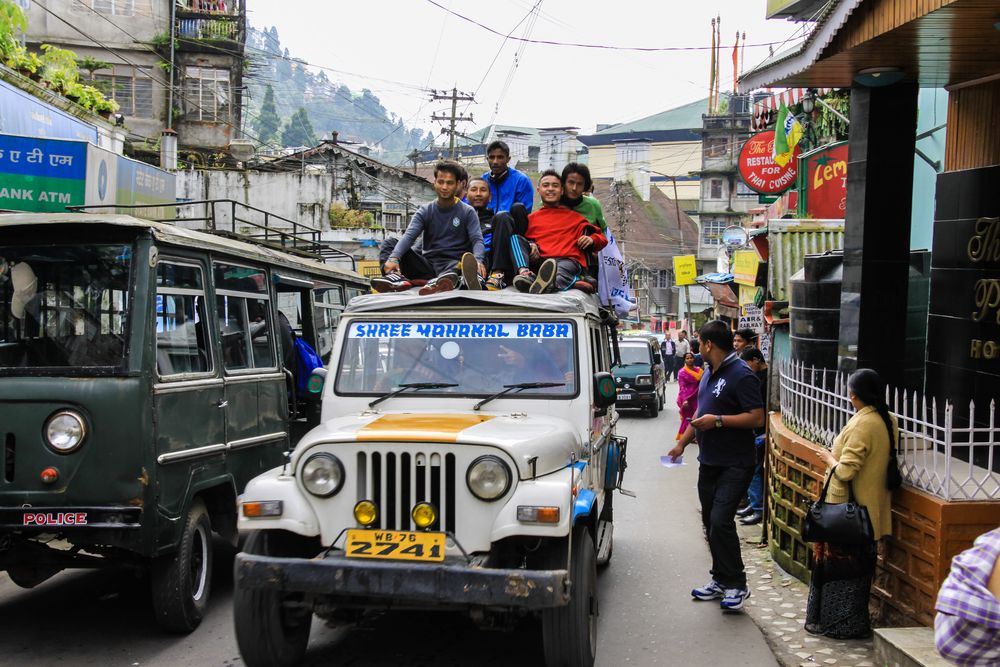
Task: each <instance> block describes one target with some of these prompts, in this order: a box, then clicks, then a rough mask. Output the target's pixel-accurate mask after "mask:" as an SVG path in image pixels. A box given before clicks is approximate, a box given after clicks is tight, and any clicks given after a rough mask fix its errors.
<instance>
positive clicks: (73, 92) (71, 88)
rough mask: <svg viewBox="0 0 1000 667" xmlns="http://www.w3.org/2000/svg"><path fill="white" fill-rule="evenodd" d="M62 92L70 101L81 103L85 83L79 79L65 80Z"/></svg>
mask: <svg viewBox="0 0 1000 667" xmlns="http://www.w3.org/2000/svg"><path fill="white" fill-rule="evenodd" d="M62 94H63V97H65V98H66V99H68V100H69V101H70V102H74V103H77V104H79V103H80V98H81V97H82V96H83V84H81V83H80V82H78V81H65V80H64V81H63V83H62ZM81 106H82V105H81Z"/></svg>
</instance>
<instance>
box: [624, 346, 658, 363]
mask: <svg viewBox="0 0 1000 667" xmlns="http://www.w3.org/2000/svg"><path fill="white" fill-rule="evenodd" d="M618 351H619V353H620V355H621V360H622V362H621V364H619V365H620V366H628V365H630V364H649V363H651V362H652V358H651V356H650V354H649V345H648V344H646V343H642V344H636V343H622V342H619V343H618Z"/></svg>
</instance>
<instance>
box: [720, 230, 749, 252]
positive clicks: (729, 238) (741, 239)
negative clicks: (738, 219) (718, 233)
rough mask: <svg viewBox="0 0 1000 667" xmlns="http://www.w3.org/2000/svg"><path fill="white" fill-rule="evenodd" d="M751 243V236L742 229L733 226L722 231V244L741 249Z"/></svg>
mask: <svg viewBox="0 0 1000 667" xmlns="http://www.w3.org/2000/svg"><path fill="white" fill-rule="evenodd" d="M749 241H750V235H749V234H747V230H745V229H743V228H742V227H738V226H736V225H733V226H731V227H726V228H725V229H723V230H722V242H723V243H724V244H726V245H727V246H732V247H741V246H745V245H746V244H747V243H749Z"/></svg>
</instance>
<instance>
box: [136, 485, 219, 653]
mask: <svg viewBox="0 0 1000 667" xmlns="http://www.w3.org/2000/svg"><path fill="white" fill-rule="evenodd" d="M151 575H152V577H151V583H152V589H153V612H154V614H155V615H156V622H157V624H158V625H159V626H160V627H161V628H163V629H164V630H167V631H168V632H178V633H187V632H191V631H192V630H194V629H195V628H197V627H198V625H199V624H200V623H201V619H202V617H203V616H204V615H205V609H206V607H207V606H208V594H209V591H210V589H211V584H212V523H211V521H209V518H208V510H206V509H205V503H203V502H202V501H201V499H200V498H198V499H195V501H194V503H192V505H191V509H189V510H188V515H187V520H186V521H185V522H184V532H183V534H182V535H181V543H180V545H179V547H178V549H177V551H176V552H174V553H173V554H170V555H169V556H161V557H159V558H156V559H154V560H153V564H152V568H151Z"/></svg>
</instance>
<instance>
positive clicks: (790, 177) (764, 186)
mask: <svg viewBox="0 0 1000 667" xmlns="http://www.w3.org/2000/svg"><path fill="white" fill-rule="evenodd" d="M773 151H774V130H767V131H766V132H758V133H757V134H755V135H753V136H752V137H750V138H749V139H747V140H746V142H745V143H744V144H743V148H742V149H740V163H739V170H740V177H741V178H742V179H743V182H744V183H746V184H747V187H748V188H750V189H751V190H753V191H754V192H757V193H760V194H762V195H777V194H781V193H782V192H784V191H785V190H787V189H789V188H791V187H793V186H794V185H795V167H796V165H797V164H798V157H799V147H798V146H796V147H795V153H794V154H793V155H792V159H791V160H789V161H788V164H786V165H785V166H784V167H782V166H781V165H779V164H778V163H776V162H775V161H774V158H772V157H771V153H772V152H773Z"/></svg>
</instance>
